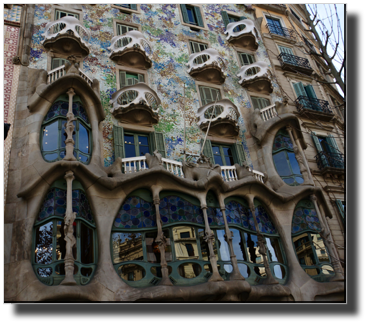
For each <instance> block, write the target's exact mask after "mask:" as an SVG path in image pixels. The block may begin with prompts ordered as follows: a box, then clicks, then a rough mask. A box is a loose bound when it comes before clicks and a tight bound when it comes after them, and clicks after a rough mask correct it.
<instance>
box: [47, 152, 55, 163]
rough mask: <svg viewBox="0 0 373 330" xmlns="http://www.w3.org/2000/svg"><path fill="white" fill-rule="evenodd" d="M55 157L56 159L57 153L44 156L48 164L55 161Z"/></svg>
mask: <svg viewBox="0 0 373 330" xmlns="http://www.w3.org/2000/svg"><path fill="white" fill-rule="evenodd" d="M57 157H58V154H57V153H53V154H46V155H44V158H45V160H48V161H49V162H51V161H53V160H56V159H57Z"/></svg>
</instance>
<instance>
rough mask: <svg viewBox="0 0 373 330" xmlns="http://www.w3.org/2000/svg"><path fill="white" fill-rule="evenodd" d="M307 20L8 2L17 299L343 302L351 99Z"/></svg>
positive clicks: (282, 14)
mask: <svg viewBox="0 0 373 330" xmlns="http://www.w3.org/2000/svg"><path fill="white" fill-rule="evenodd" d="M305 15H307V12H306V8H305V6H304V5H291V6H290V5H234V4H229V5H222V4H218V5H215V4H207V5H204V4H198V5H183V4H174V5H173V4H166V5H156V4H151V5H141V4H131V5H125V4H116V5H114V4H113V5H111V4H105V5H99V4H96V5H88V4H87V5H68V4H61V5H57V4H56V5H48V4H42V5H5V16H4V23H5V29H4V34H5V48H4V51H5V64H4V66H5V75H6V77H5V78H6V79H5V85H4V93H5V103H6V104H5V111H6V116H5V122H6V123H10V124H11V128H10V131H9V134H8V137H7V138H6V140H5V142H4V145H5V214H4V215H5V283H4V287H5V301H6V302H27V301H105V302H106V301H107V302H120V301H123V302H128V301H137V302H158V301H168V302H172V301H178V302H209V301H219V302H228V301H235V302H253V301H268V302H282V301H283V302H298V301H329V302H336V301H338V302H343V301H344V300H345V276H344V265H345V264H344V261H345V260H344V235H345V229H344V228H345V222H344V205H345V204H344V202H345V199H344V156H343V154H344V153H343V150H344V140H343V132H344V106H343V104H344V100H343V98H342V97H341V95H340V94H339V93H338V91H337V90H336V88H334V87H333V85H323V84H322V82H321V83H320V81H323V80H324V81H329V79H331V78H330V77H329V76H328V75H327V71H328V70H327V67H326V65H325V64H324V62H322V61H320V60H319V57H318V56H314V55H315V54H317V44H316V43H315V41H313V40H312V38H310V35H308V34H307V33H306V32H304V29H302V27H303V26H304V21H305V17H306V16H305ZM312 52H313V53H312ZM312 54H313V55H312ZM316 81H317V82H316Z"/></svg>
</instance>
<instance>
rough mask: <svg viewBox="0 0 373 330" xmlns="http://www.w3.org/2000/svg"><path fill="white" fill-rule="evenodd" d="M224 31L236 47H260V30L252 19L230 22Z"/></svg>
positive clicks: (251, 48)
mask: <svg viewBox="0 0 373 330" xmlns="http://www.w3.org/2000/svg"><path fill="white" fill-rule="evenodd" d="M224 33H225V34H226V35H227V41H228V42H230V43H231V44H232V45H234V46H236V47H241V48H246V49H248V50H257V49H258V46H259V43H258V31H257V29H256V27H255V24H254V22H253V21H252V20H250V19H244V20H242V21H238V22H232V23H229V24H228V25H227V28H226V31H225V32H224Z"/></svg>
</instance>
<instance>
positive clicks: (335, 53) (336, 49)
mask: <svg viewBox="0 0 373 330" xmlns="http://www.w3.org/2000/svg"><path fill="white" fill-rule="evenodd" d="M338 45H339V43H338V42H337V44H336V45H335V50H334V54H333V56H332V57H331V58H330V59H331V60H332V59H333V58H334V57H335V55H337V51H338Z"/></svg>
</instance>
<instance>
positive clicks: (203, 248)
mask: <svg viewBox="0 0 373 330" xmlns="http://www.w3.org/2000/svg"><path fill="white" fill-rule="evenodd" d="M204 236H205V230H204V229H198V237H199V242H200V246H201V252H202V259H203V260H210V251H209V247H208V244H207V242H206V241H205V240H204ZM212 246H213V249H214V254H215V255H216V256H217V255H218V251H217V250H216V244H215V238H213V242H212Z"/></svg>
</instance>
